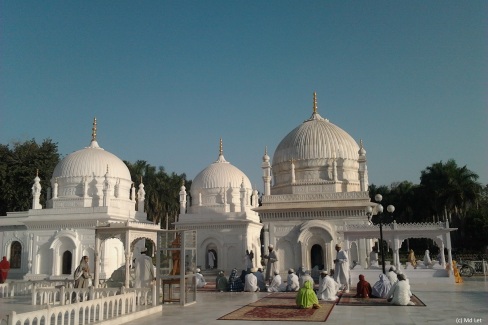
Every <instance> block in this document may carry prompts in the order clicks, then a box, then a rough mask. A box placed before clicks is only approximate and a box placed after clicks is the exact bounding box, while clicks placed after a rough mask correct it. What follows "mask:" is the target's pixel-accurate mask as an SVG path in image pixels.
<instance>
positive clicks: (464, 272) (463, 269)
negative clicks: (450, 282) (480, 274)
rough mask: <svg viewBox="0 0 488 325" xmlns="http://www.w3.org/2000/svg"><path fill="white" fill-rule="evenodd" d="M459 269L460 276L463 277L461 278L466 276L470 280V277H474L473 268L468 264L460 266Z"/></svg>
mask: <svg viewBox="0 0 488 325" xmlns="http://www.w3.org/2000/svg"><path fill="white" fill-rule="evenodd" d="M458 269H459V275H461V276H465V277H468V278H469V277H472V276H473V274H474V269H473V267H471V266H470V265H468V264H462V265H458Z"/></svg>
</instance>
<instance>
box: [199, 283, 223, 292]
mask: <svg viewBox="0 0 488 325" xmlns="http://www.w3.org/2000/svg"><path fill="white" fill-rule="evenodd" d="M197 292H218V291H217V289H216V288H215V282H207V284H206V285H205V286H204V287H203V288H197Z"/></svg>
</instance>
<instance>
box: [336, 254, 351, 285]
mask: <svg viewBox="0 0 488 325" xmlns="http://www.w3.org/2000/svg"><path fill="white" fill-rule="evenodd" d="M335 249H336V251H337V256H336V259H335V260H334V263H335V270H334V280H335V281H336V282H337V283H339V284H340V285H341V289H343V290H345V291H346V293H348V292H349V260H348V259H347V255H346V252H344V251H343V250H342V246H341V245H340V244H337V245H336V246H335Z"/></svg>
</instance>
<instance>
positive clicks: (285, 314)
mask: <svg viewBox="0 0 488 325" xmlns="http://www.w3.org/2000/svg"><path fill="white" fill-rule="evenodd" d="M295 297H296V292H277V293H273V294H270V295H268V296H266V297H264V298H262V299H260V300H258V301H256V302H253V303H250V304H249V305H246V306H244V307H242V308H239V309H237V310H235V311H233V312H231V313H229V314H227V315H224V316H222V317H220V318H219V319H220V320H248V321H249V320H255V321H266V320H278V321H301V322H325V321H326V320H327V317H329V314H330V312H331V311H332V309H333V308H334V305H335V302H333V301H330V302H324V301H319V302H320V307H321V308H319V309H312V308H311V309H300V308H298V307H297V306H296V304H295Z"/></svg>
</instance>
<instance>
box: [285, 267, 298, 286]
mask: <svg viewBox="0 0 488 325" xmlns="http://www.w3.org/2000/svg"><path fill="white" fill-rule="evenodd" d="M298 289H300V283H299V282H298V276H297V275H296V274H295V270H294V269H289V270H288V278H287V279H286V291H298Z"/></svg>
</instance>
